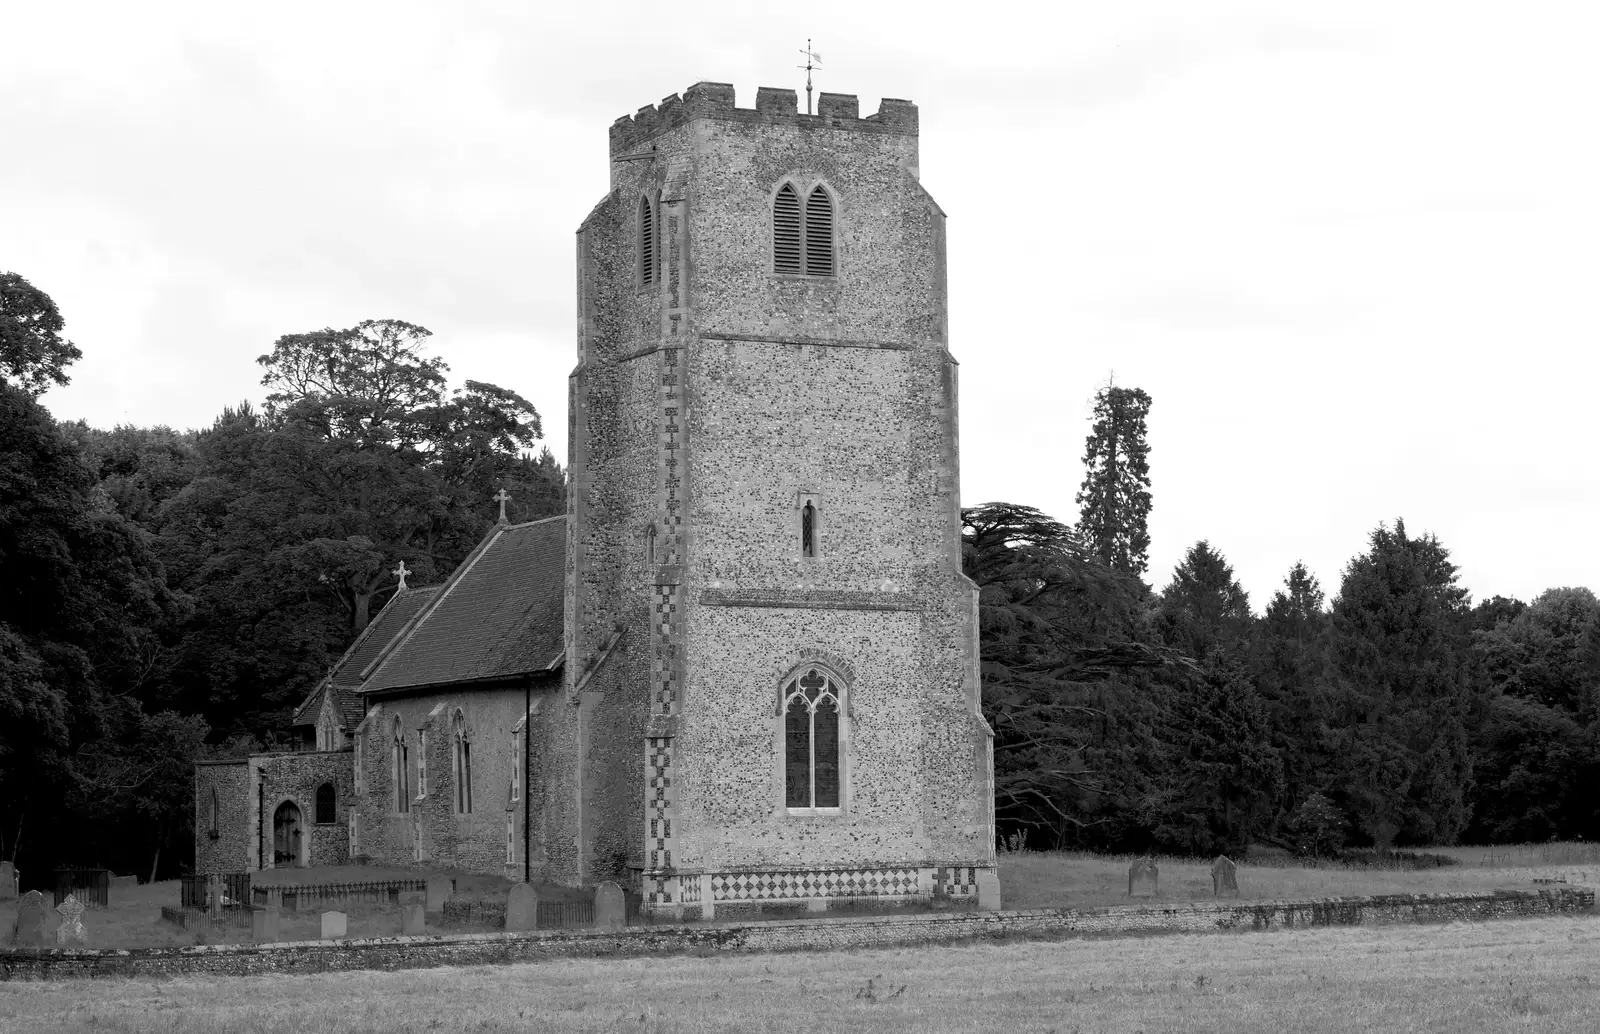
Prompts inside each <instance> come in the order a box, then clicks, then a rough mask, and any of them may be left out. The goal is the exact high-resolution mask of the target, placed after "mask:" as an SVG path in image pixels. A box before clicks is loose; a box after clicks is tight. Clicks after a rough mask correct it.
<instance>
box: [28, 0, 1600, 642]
mask: <svg viewBox="0 0 1600 1034" xmlns="http://www.w3.org/2000/svg"><path fill="white" fill-rule="evenodd" d="M547 8H548V9H547ZM1595 11H1596V9H1595V8H1593V6H1592V5H1587V4H1583V3H1579V2H1577V0H1571V2H1567V3H1559V4H1558V3H1540V2H1531V3H1530V2H1526V0H1524V2H1517V3H1511V2H1506V3H1501V4H1486V3H1472V2H1470V0H1469V2H1467V3H1460V2H1457V3H1437V4H1423V3H1408V2H1396V0H1384V2H1378V3H1366V2H1351V0H1339V2H1315V3H1312V2H1304V3H1285V2H1282V0H1278V2H1261V3H1244V2H1211V3H1198V2H1195V0H1178V2H1171V3H1158V2H1128V0H1124V2H1119V3H1105V2H1103V0H1096V2H1092V3H1089V2H1080V0H1074V2H1070V3H1048V4H1038V5H1032V6H1018V5H1012V4H1001V5H994V6H992V7H986V6H983V5H974V4H969V3H964V4H959V5H949V6H948V7H944V8H941V7H940V6H939V5H937V4H930V3H918V4H911V3H900V4H875V5H874V4H862V3H833V2H824V0H813V2H809V3H806V4H798V5H796V4H786V5H770V4H763V5H753V4H751V5H744V4H736V3H727V2H722V3H716V4H703V3H699V2H690V0H684V2H679V3H676V4H669V5H661V4H642V3H639V4H622V3H613V2H604V0H597V2H587V3H583V4H572V5H559V6H558V5H546V4H538V3H490V2H478V0H466V2H462V3H455V4H443V3H414V2H406V0H388V2H386V3H382V4H371V5H357V4H349V3H339V2H329V0H322V2H317V3H297V2H278V3H273V4H258V5H250V6H249V7H245V6H244V5H231V4H218V3H216V2H215V0H208V2H205V3H194V4H180V3H170V2H168V3H161V2H153V3H125V2H105V3H97V4H85V3H73V2H70V0H68V2H63V0H55V2H52V3H27V4H25V3H22V2H20V0H17V2H13V3H7V4H5V10H4V13H3V15H0V35H3V36H5V37H8V38H7V39H6V40H5V42H4V44H3V47H4V52H5V58H4V60H3V61H0V270H14V271H16V272H19V273H21V274H22V275H24V276H26V277H28V278H29V279H30V280H31V281H33V283H34V284H36V285H37V286H38V287H40V288H42V289H43V290H45V291H46V292H48V293H49V294H50V295H51V296H52V297H53V298H54V299H55V300H56V302H57V304H58V305H59V306H60V307H61V309H62V312H63V315H64V316H65V317H66V319H67V325H68V334H69V336H70V337H72V338H73V340H74V341H76V342H77V344H78V345H79V346H80V347H81V348H82V349H83V352H84V359H83V360H82V361H81V362H80V363H79V364H78V365H77V366H76V367H75V368H74V369H73V370H72V376H73V383H72V384H71V386H70V387H67V388H64V389H59V390H56V391H52V392H50V393H49V394H47V395H46V396H45V402H46V403H47V404H48V405H49V406H50V407H51V408H52V410H53V411H54V412H55V413H56V415H57V416H59V417H63V418H69V419H70V418H77V417H84V418H87V419H88V420H89V421H90V422H91V423H92V424H95V425H98V426H102V427H109V426H111V425H113V424H116V423H135V424H142V425H143V424H154V423H165V424H170V425H173V426H176V427H180V428H183V427H195V426H205V425H209V424H210V422H211V420H212V419H213V418H214V417H215V415H216V414H217V413H218V412H219V411H220V410H221V408H222V407H223V406H224V405H225V404H229V403H233V402H237V401H238V400H240V399H242V398H251V399H255V400H258V401H259V399H260V398H261V396H262V395H263V389H261V388H260V386H259V384H258V378H259V368H258V367H257V366H256V364H255V362H254V359H255V357H256V356H258V355H260V354H262V353H264V352H266V351H268V350H269V349H270V347H271V344H272V341H273V340H274V339H275V338H276V337H277V336H278V335H280V334H284V333H291V332H299V331H308V330H315V329H319V328H321V327H324V326H334V327H343V326H348V325H351V324H353V323H355V322H357V321H359V320H361V319H366V318H391V317H392V318H399V319H405V320H409V321H411V322H413V323H420V324H422V325H423V326H426V327H428V328H429V329H431V330H432V331H433V332H434V335H435V336H434V339H433V343H434V345H435V346H436V351H437V352H438V353H439V354H441V355H443V356H444V357H445V358H446V359H447V361H448V362H449V363H450V364H451V366H452V371H453V377H454V378H456V380H457V382H459V380H460V379H465V378H472V379H476V380H487V381H492V382H495V383H498V384H501V385H504V386H506V387H509V388H513V389H515V390H517V391H520V392H521V393H522V394H524V395H526V396H527V397H528V398H530V399H531V400H533V402H534V403H535V405H536V406H537V407H538V408H539V410H540V412H541V413H542V414H543V416H544V420H545V427H546V431H547V439H548V442H549V444H550V446H551V447H552V449H553V450H554V451H555V452H556V454H557V455H558V456H559V457H561V459H562V460H563V462H565V458H566V441H565V437H566V433H565V431H566V412H565V411H566V375H567V373H568V372H569V371H570V369H571V367H572V365H573V363H574V354H575V353H574V339H573V322H574V314H573V282H574V274H573V268H572V261H573V236H572V235H573V232H574V230H575V229H576V228H577V225H578V222H579V221H580V220H581V219H582V218H583V216H584V214H585V213H586V212H587V211H588V210H589V209H590V207H592V206H593V204H594V203H595V202H596V201H597V200H599V198H600V197H601V195H602V194H603V193H604V192H605V190H606V188H607V166H606V160H607V151H606V147H607V145H606V130H607V127H608V126H609V125H610V123H611V121H612V120H613V119H614V118H616V117H617V116H619V115H623V114H628V113H631V112H632V111H634V110H635V109H637V108H638V107H640V106H642V105H644V104H647V103H653V102H655V101H658V100H659V99H660V98H662V97H664V96H666V95H668V94H670V93H674V92H681V91H682V90H683V89H684V88H685V87H687V86H688V85H689V84H691V83H693V82H695V81H696V80H699V79H710V80H716V81H723V82H731V83H733V84H735V86H736V88H737V90H738V103H739V104H740V105H741V106H751V105H753V103H754V98H755V88H756V87H757V86H758V85H762V86H766V85H770V86H791V87H796V88H800V87H801V86H803V78H804V73H803V72H800V71H798V70H796V69H795V68H794V67H793V66H794V65H795V64H796V63H797V62H798V61H800V60H801V59H800V56H799V54H798V50H799V48H800V47H802V46H804V44H805V37H806V34H807V33H808V32H809V33H811V34H812V35H813V36H815V37H816V43H815V46H816V48H817V49H818V50H819V51H820V52H821V53H822V54H823V57H824V68H823V70H822V71H820V72H819V73H818V77H817V83H818V88H819V89H828V90H835V91H838V92H846V93H857V94H859V95H860V96H861V106H862V110H863V112H868V111H874V110H876V109H877V103H878V99H879V97H880V96H882V95H885V94H887V95H890V96H896V97H907V98H910V99H912V100H914V101H916V102H917V103H918V104H919V105H920V106H921V112H922V170H923V181H924V183H925V184H926V185H927V186H928V188H929V189H930V190H931V191H932V193H933V194H934V196H935V197H936V198H937V199H938V200H939V202H940V204H941V205H942V206H943V207H944V208H945V210H946V211H947V212H948V213H949V215H950V222H949V243H950V307H951V337H952V340H951V349H952V351H953V352H954V353H955V355H956V356H957V358H959V359H960V361H961V363H962V368H961V369H962V428H961V432H962V496H963V502H964V503H965V504H967V505H971V504H975V503H979V502H984V501H987V500H994V499H1004V500H1008V501H1013V502H1020V503H1027V504H1030V505H1034V506H1037V507H1039V508H1041V509H1043V510H1045V511H1046V512H1049V513H1051V514H1052V515H1054V516H1056V517H1058V518H1061V519H1063V520H1068V521H1070V520H1072V519H1074V518H1075V516H1076V509H1077V508H1076V505H1075V503H1074V502H1073V498H1074V495H1075V492H1076V489H1077V486H1078V483H1079V481H1080V480H1081V477H1082V467H1081V458H1082V451H1083V439H1084V436H1085V434H1086V433H1087V431H1088V421H1087V417H1088V411H1089V404H1090V400H1091V398H1092V396H1093V394H1094V391H1095V389H1096V387H1097V386H1098V385H1100V384H1103V383H1105V381H1106V380H1107V377H1108V376H1110V375H1111V374H1112V373H1113V372H1114V374H1115V378H1116V381H1117V383H1119V384H1125V385H1130V386H1138V387H1141V388H1144V389H1145V390H1146V391H1148V392H1149V393H1150V394H1151V395H1152V396H1153V397H1154V399H1155V405H1154V409H1153V411H1152V414H1151V425H1150V436H1151V442H1152V457H1151V470H1152V476H1153V479H1154V496H1155V509H1154V512H1153V514H1152V516H1151V535H1152V539H1153V542H1152V547H1151V571H1150V575H1149V579H1150V580H1151V581H1153V582H1154V584H1155V585H1156V587H1157V588H1159V587H1161V586H1162V585H1164V584H1165V583H1166V581H1167V580H1168V578H1169V577H1170V574H1171V570H1172V567H1173V565H1174V564H1175V563H1176V562H1177V561H1178V560H1179V559H1180V558H1181V556H1182V554H1183V552H1184V550H1185V549H1187V548H1188V546H1189V545H1190V544H1192V543H1193V542H1194V541H1195V540H1196V539H1199V538H1202V537H1204V538H1209V539H1210V540H1211V542H1212V544H1213V545H1214V546H1215V547H1216V548H1218V549H1220V550H1221V551H1222V552H1223V553H1224V554H1225V555H1226V556H1227V557H1228V558H1229V559H1230V560H1231V561H1232V563H1233V565H1234V567H1235V570H1236V571H1237V573H1238V575H1239V577H1240V580H1241V581H1242V583H1243V585H1244V587H1245V589H1246V590H1248V592H1249V593H1250V597H1251V603H1252V605H1253V606H1254V607H1255V608H1256V609H1257V610H1258V611H1259V610H1260V609H1261V608H1262V607H1264V606H1265V604H1266V602H1267V600H1268V599H1269V598H1270V596H1271V594H1272V592H1273V591H1275V590H1276V588H1277V587H1278V586H1279V584H1280V583H1281V580H1282V578H1283V576H1284V574H1285V572H1286V571H1287V569H1288V568H1289V566H1290V564H1292V563H1293V562H1294V561H1295V560H1296V559H1304V560H1305V561H1306V563H1307V564H1308V565H1309V566H1310V568H1311V569H1312V570H1313V572H1315V573H1316V574H1317V575H1318V577H1319V578H1321V579H1322V581H1323V583H1324V586H1325V587H1326V588H1327V589H1328V591H1329V594H1330V596H1331V595H1332V594H1333V593H1334V592H1336V591H1337V587H1338V581H1339V575H1340V571H1341V569H1342V568H1343V566H1344V564H1345V563H1346V562H1347V561H1348V560H1349V559H1350V557H1351V556H1353V555H1354V554H1356V553H1358V552H1360V551H1361V550H1362V549H1363V548H1364V545H1365V541H1366V536H1367V534H1368V533H1369V532H1370V530H1371V529H1372V528H1373V527H1375V526H1376V525H1377V523H1378V522H1379V521H1381V520H1391V521H1392V520H1393V518H1395V517H1396V516H1401V517H1404V518H1405V520H1406V522H1407V526H1408V529H1409V530H1411V531H1412V532H1420V531H1423V530H1429V531H1433V532H1435V533H1436V534H1438V535H1439V537H1440V538H1441V540H1442V541H1443V542H1444V544H1445V545H1446V546H1447V547H1448V548H1449V549H1450V550H1451V551H1452V554H1453V558H1454V560H1455V561H1456V562H1457V563H1459V564H1460V565H1461V570H1462V581H1463V583H1464V584H1465V585H1466V586H1467V587H1468V588H1469V589H1471V590H1472V593H1473V596H1474V599H1483V598H1486V597H1488V596H1491V595H1494V594H1497V593H1498V594H1506V595H1516V596H1519V597H1522V598H1523V599H1529V598H1531V597H1532V596H1534V595H1536V594H1537V593H1538V592H1540V591H1541V590H1543V589H1545V588H1547V587H1550V586H1554V585H1579V584H1586V585H1589V586H1590V587H1593V588H1596V589H1600V549H1597V548H1596V545H1595V541H1594V538H1593V535H1594V532H1595V531H1596V530H1597V519H1596V518H1597V516H1600V463H1597V461H1596V450H1595V442H1596V439H1597V437H1600V434H1597V429H1596V427H1595V418H1594V411H1593V410H1592V409H1591V403H1592V401H1593V399H1594V397H1595V394H1596V389H1597V387H1600V376H1597V374H1600V360H1597V358H1596V348H1595V345H1596V337H1597V335H1596V328H1597V324H1600V318H1597V316H1596V311H1595V305H1594V295H1595V288H1596V284H1597V283H1600V251H1597V246H1596V241H1597V240H1600V203H1597V201H1596V191H1597V185H1600V157H1597V152H1600V146H1597V144H1596V133H1595V129H1596V107H1597V103H1596V102H1597V101H1600V61H1597V60H1596V59H1595V51H1596V40H1597V39H1600V34H1597V31H1596V30H1597V29H1600V13H1595ZM989 12H992V13H989Z"/></svg>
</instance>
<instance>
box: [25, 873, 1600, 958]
mask: <svg viewBox="0 0 1600 1034" xmlns="http://www.w3.org/2000/svg"><path fill="white" fill-rule="evenodd" d="M1594 901H1595V892H1594V890H1593V889H1592V888H1589V887H1562V888H1558V889H1555V890H1540V891H1496V892H1494V893H1492V894H1449V895H1445V894H1438V895H1431V894H1391V895H1384V896H1381V897H1364V898H1327V899H1322V900H1317V901H1271V902H1257V903H1253V904H1230V905H1209V904H1201V905H1183V906H1175V907H1171V908H1109V909H1090V910H1077V909H1064V908H1063V909H1035V910H1030V911H1017V912H976V913H974V912H966V913H960V914H954V915H950V914H946V915H920V916H905V917H885V918H871V919H814V920H791V921H778V922H768V923H749V924H731V923H718V924H705V925H700V926H654V927H635V928H633V929H630V930H626V931H615V932H613V931H595V932H586V933H565V932H552V933H539V932H531V933H516V934H507V933H500V934H463V935H457V936H449V937H381V938H369V939H360V940H345V941H337V942H334V941H298V942H291V943H286V944H259V945H235V944H220V945H200V946H195V947H183V948H136V949H124V950H98V951H96V950H83V949H78V950H69V949H43V950H26V949H23V950H17V949H12V950H5V951H0V979H7V980H26V979H65V978H73V977H122V976H175V975H178V974H190V973H206V974H212V975H231V976H244V975H252V974H258V973H325V972H338V971H345V970H362V969H368V970H397V969H426V968H432V967H436V966H451V965H482V964H485V963H494V962H536V961H540V960H544V959H557V958H593V957H600V956H623V955H625V956H654V955H662V954H673V953H678V952H706V951H714V952H768V951H829V950H839V949H849V948H882V947H891V946H905V945H916V944H936V943H948V942H953V941H970V940H981V939H989V938H1004V937H1042V938H1048V937H1090V936H1127V935H1131V934H1154V933H1211V932H1218V931H1245V930H1269V929H1274V928H1279V927H1316V926H1366V925H1379V924H1386V923H1427V922H1454V921H1479V920H1485V919H1507V918H1523V917H1531V916H1544V915H1558V914H1567V915H1570V914H1578V913H1592V912H1593V910H1594Z"/></svg>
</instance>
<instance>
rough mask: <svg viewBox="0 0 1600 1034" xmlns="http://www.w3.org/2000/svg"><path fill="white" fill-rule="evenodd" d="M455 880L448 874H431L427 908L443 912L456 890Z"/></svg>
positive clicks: (431, 910)
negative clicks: (445, 904)
mask: <svg viewBox="0 0 1600 1034" xmlns="http://www.w3.org/2000/svg"><path fill="white" fill-rule="evenodd" d="M454 884H455V881H454V880H452V879H451V878H450V877H448V876H429V877H428V890H427V910H428V911H429V912H443V911H444V903H445V902H446V901H448V900H449V899H450V894H451V892H452V891H454V890H455V886H454Z"/></svg>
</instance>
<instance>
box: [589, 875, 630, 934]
mask: <svg viewBox="0 0 1600 1034" xmlns="http://www.w3.org/2000/svg"><path fill="white" fill-rule="evenodd" d="M594 925H595V929H597V930H620V929H622V928H623V927H625V926H627V925H628V899H627V898H625V897H623V895H622V888H621V887H619V886H617V885H616V884H615V883H612V882H611V881H610V880H607V881H605V882H604V883H602V884H600V886H598V887H596V888H595V889H594Z"/></svg>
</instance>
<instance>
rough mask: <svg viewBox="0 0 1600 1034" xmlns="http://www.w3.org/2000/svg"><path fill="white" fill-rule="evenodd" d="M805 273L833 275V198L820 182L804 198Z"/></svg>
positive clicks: (810, 274) (808, 274)
mask: <svg viewBox="0 0 1600 1034" xmlns="http://www.w3.org/2000/svg"><path fill="white" fill-rule="evenodd" d="M805 238H806V275H807V276H832V275H833V198H831V197H829V196H828V190H827V188H826V187H824V186H822V184H820V183H819V184H817V185H816V186H815V187H813V188H811V194H810V195H809V196H808V197H807V198H806V232H805Z"/></svg>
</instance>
